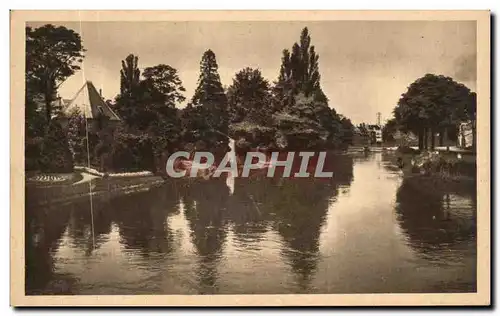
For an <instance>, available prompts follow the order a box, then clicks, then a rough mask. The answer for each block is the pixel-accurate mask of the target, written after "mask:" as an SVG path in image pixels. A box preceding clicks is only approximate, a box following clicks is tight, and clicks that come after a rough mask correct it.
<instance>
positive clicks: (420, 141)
mask: <svg viewBox="0 0 500 316" xmlns="http://www.w3.org/2000/svg"><path fill="white" fill-rule="evenodd" d="M418 149H419V150H423V149H424V132H423V130H422V129H420V130H419V131H418Z"/></svg>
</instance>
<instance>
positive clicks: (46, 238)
mask: <svg viewBox="0 0 500 316" xmlns="http://www.w3.org/2000/svg"><path fill="white" fill-rule="evenodd" d="M392 158H393V157H392V156H391V154H387V153H372V154H353V155H351V154H349V155H348V154H345V155H335V157H334V158H333V159H331V160H330V166H332V168H333V170H334V177H333V178H332V179H312V178H300V179H298V178H295V179H283V178H279V177H278V178H276V177H275V178H266V177H257V178H252V179H246V178H238V177H236V178H232V179H210V180H200V181H194V180H187V179H176V180H175V181H174V180H172V181H170V180H169V181H167V182H166V183H165V184H163V185H161V186H160V187H154V188H151V189H150V190H149V191H145V192H139V193H133V194H129V195H123V196H120V197H114V198H112V199H109V200H104V201H102V200H100V201H93V204H92V209H93V225H92V218H91V214H90V211H89V210H90V201H89V200H87V199H85V200H84V201H80V202H75V203H70V204H64V205H62V204H61V205H59V204H52V205H50V206H45V207H40V206H37V207H35V206H29V207H27V209H26V218H27V227H26V292H27V294H33V295H35V294H101V295H102V294H120V295H125V294H288V293H323V294H324V293H405V292H412V293H424V292H474V291H475V290H476V248H477V247H476V199H475V198H474V192H469V193H467V192H466V193H463V192H461V193H454V192H433V193H432V194H424V193H422V192H420V191H418V190H415V189H414V187H413V186H412V185H411V183H407V181H406V180H403V177H402V175H401V172H400V170H399V169H398V168H397V167H396V166H395V165H394V163H393V160H394V159H392ZM29 198H30V197H29V196H28V199H29Z"/></svg>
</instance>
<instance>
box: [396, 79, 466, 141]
mask: <svg viewBox="0 0 500 316" xmlns="http://www.w3.org/2000/svg"><path fill="white" fill-rule="evenodd" d="M470 94H471V92H470V90H469V88H467V87H466V86H464V85H463V84H460V83H457V82H455V81H454V80H453V79H452V78H450V77H445V76H443V75H434V74H426V75H425V76H424V77H422V78H419V79H417V80H416V81H415V82H413V83H412V84H411V85H410V86H409V87H408V90H407V91H406V92H405V93H404V94H403V95H402V96H401V99H400V100H399V102H398V105H397V106H396V108H395V109H394V115H395V118H396V121H397V123H398V124H399V125H401V126H402V128H403V129H404V130H407V131H412V132H414V133H415V134H417V135H419V148H420V149H423V148H428V144H427V139H428V138H429V136H431V145H430V148H431V149H433V148H434V145H435V144H434V135H435V133H436V132H437V131H439V130H442V129H443V128H448V127H450V126H454V127H456V126H457V124H458V123H459V122H460V121H461V120H463V119H465V118H466V113H467V111H466V108H467V105H468V104H470V100H471V97H470Z"/></svg>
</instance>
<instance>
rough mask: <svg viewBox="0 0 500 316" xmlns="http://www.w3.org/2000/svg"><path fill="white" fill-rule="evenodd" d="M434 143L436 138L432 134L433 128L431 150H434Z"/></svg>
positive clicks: (432, 129)
mask: <svg viewBox="0 0 500 316" xmlns="http://www.w3.org/2000/svg"><path fill="white" fill-rule="evenodd" d="M435 142H436V137H435V133H434V128H431V150H434V147H435Z"/></svg>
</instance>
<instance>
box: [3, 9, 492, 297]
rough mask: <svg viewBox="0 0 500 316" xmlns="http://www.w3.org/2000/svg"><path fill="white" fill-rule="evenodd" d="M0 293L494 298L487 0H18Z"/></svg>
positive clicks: (13, 22) (13, 33)
mask: <svg viewBox="0 0 500 316" xmlns="http://www.w3.org/2000/svg"><path fill="white" fill-rule="evenodd" d="M11 93H12V94H11V105H10V106H11V135H12V137H11V199H12V209H11V267H12V268H11V269H12V270H11V305H13V306H89V305H92V306H129V305H139V306H320V305H321V306H376V305H386V306H387V305H395V306H403V305H404V306H411V305H428V306H432V305H448V306H450V305H453V306H455V305H489V304H490V303H491V298H490V292H491V289H490V287H491V284H490V275H491V266H490V162H489V161H490V12H488V11H210V12H209V11H206V12H204V11H135V12H134V11H12V12H11Z"/></svg>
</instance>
